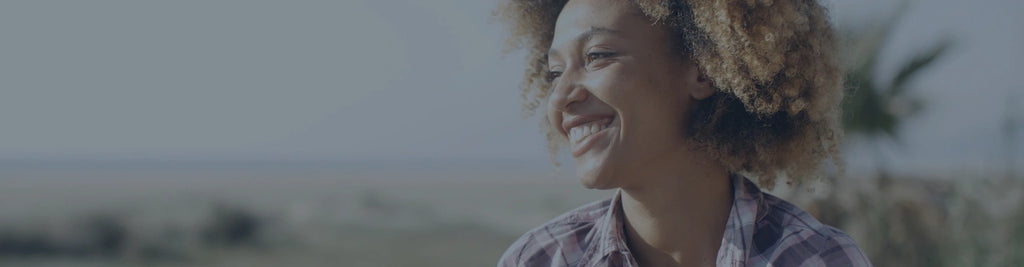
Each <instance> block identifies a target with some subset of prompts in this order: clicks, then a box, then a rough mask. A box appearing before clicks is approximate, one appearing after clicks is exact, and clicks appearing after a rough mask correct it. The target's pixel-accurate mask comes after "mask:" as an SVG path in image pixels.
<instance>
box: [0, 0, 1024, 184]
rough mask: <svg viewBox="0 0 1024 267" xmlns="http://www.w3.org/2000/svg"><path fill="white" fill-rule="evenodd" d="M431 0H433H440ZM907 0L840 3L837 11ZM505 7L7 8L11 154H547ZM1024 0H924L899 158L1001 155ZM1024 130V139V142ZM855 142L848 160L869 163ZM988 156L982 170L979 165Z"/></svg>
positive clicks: (118, 4) (0, 10)
mask: <svg viewBox="0 0 1024 267" xmlns="http://www.w3.org/2000/svg"><path fill="white" fill-rule="evenodd" d="M427 2H429V4H428V3H427ZM891 2H894V1H880V0H872V1H836V2H835V3H831V4H830V6H831V7H832V8H833V13H834V15H835V16H836V17H837V18H838V20H837V23H838V24H839V25H840V26H844V25H860V24H863V23H865V22H866V21H868V20H870V19H873V18H875V19H876V18H882V17H884V16H885V15H886V14H889V13H890V12H891V10H892V9H893V8H895V4H893V3H891ZM496 5H497V4H496V1H479V0H465V1H459V0H438V1H413V0H397V1H369V0H364V1H360V0H349V1H263V0H246V1H143V2H139V1H4V2H0V36H3V46H2V49H0V88H2V89H0V90H2V91H0V92H2V94H0V125H2V127H3V135H2V136H3V138H0V158H5V159H12V158H13V159H25V158H28V159H47V158H85V159H89V158H113V159H138V158H142V159H163V158H171V159H173V158H184V159H281V158H287V159H327V160H335V159H360V158H376V159H388V158H407V159H416V158H435V159H460V158H509V159H540V160H544V159H546V152H545V150H544V144H543V137H542V136H541V135H540V134H539V130H537V127H536V126H537V118H536V117H533V118H523V117H522V116H521V115H520V112H519V111H520V110H519V101H520V98H519V91H518V87H517V85H518V82H519V78H520V77H521V75H522V74H521V72H522V70H523V69H524V68H525V65H524V62H523V60H522V54H521V53H512V54H508V55H505V56H503V55H502V54H501V50H502V44H503V38H504V32H503V30H504V28H503V26H502V25H500V24H498V23H495V22H493V21H491V19H490V16H491V15H490V14H491V9H493V8H494V7H495V6H496ZM1020 13H1024V2H1021V1H1016V0H1005V1H996V0H988V1H955V0H932V1H917V2H914V3H913V4H912V6H911V9H910V12H909V13H908V14H907V16H906V17H905V18H904V20H902V21H901V23H900V24H899V26H898V28H897V29H896V31H895V35H894V38H893V39H892V40H891V42H890V43H889V45H890V46H888V47H887V48H886V50H885V51H884V55H885V56H886V59H885V60H883V64H886V66H887V67H884V68H883V69H882V71H883V72H885V71H889V72H891V71H892V70H893V69H894V68H895V63H899V62H900V61H902V60H904V59H905V58H907V57H909V56H910V55H913V54H914V53H918V52H920V51H921V50H922V49H923V48H925V47H927V46H928V45H929V44H931V43H933V42H935V41H937V40H939V39H941V38H942V37H946V36H949V37H954V38H956V41H957V43H956V46H955V47H954V49H953V50H951V51H950V54H949V55H948V57H946V58H943V59H942V60H940V61H939V62H937V63H936V64H937V66H936V67H935V68H933V69H930V70H929V71H928V72H927V73H925V74H924V75H922V76H920V77H919V78H920V79H918V80H916V81H915V82H914V85H915V88H916V90H915V93H920V94H922V95H925V98H926V99H927V101H928V103H927V104H928V107H927V110H926V113H925V114H924V115H922V116H920V117H917V118H915V119H912V120H911V121H910V122H909V123H908V124H907V125H906V126H907V127H906V131H905V132H904V135H903V140H904V141H905V144H904V145H905V146H904V148H903V149H902V152H896V151H890V154H891V155H890V157H891V158H892V159H893V164H897V165H904V166H906V168H909V169H914V168H932V167H945V168H950V166H954V167H955V166H975V167H976V166H982V165H983V166H988V165H992V164H996V165H998V166H1002V164H1004V163H1002V162H1001V161H998V160H1000V157H1001V155H1003V154H1004V153H1006V151H1007V150H1008V149H1015V150H1016V151H1018V154H1024V144H1020V143H1018V144H1017V146H1016V147H1013V148H1007V147H1006V146H1005V143H1004V142H1003V136H1002V132H1000V127H1001V123H1002V118H1003V116H1004V112H1005V110H1006V109H1005V105H1006V103H1007V101H1006V100H1005V98H1006V96H1007V95H1009V92H1010V91H1011V90H1013V91H1017V92H1018V93H1017V94H1016V97H1017V99H1021V98H1024V92H1021V91H1024V86H1022V85H1021V83H1020V82H1019V80H1018V79H1019V77H1020V76H1021V74H1024V73H1022V69H1024V63H1022V62H1024V52H1022V49H1021V48H1022V47H1024V30H1021V27H1022V26H1024V17H1021V16H1019V14H1020ZM1021 139H1024V138H1021ZM864 155H868V154H866V153H863V151H862V149H857V148H854V149H852V150H851V158H853V159H852V160H851V161H853V162H854V163H856V162H858V160H859V158H863V156H864ZM979 164H980V165H979Z"/></svg>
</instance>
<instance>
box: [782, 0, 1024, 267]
mask: <svg viewBox="0 0 1024 267" xmlns="http://www.w3.org/2000/svg"><path fill="white" fill-rule="evenodd" d="M907 7H908V4H907V2H906V1H904V2H903V4H902V5H901V6H900V8H899V9H898V10H897V11H896V12H894V15H893V16H891V17H889V18H886V19H883V20H882V21H881V22H880V23H878V24H877V25H873V26H871V27H865V28H860V29H846V30H845V31H843V32H844V35H845V37H846V39H847V41H848V43H849V45H848V46H847V47H845V49H844V51H845V54H844V61H845V62H846V63H847V64H848V72H847V75H846V84H845V86H846V88H847V94H846V99H845V100H844V103H843V109H844V121H843V126H844V128H845V131H846V133H847V135H848V136H852V137H860V138H861V139H859V140H858V141H863V142H867V143H868V144H869V145H870V146H872V147H873V148H874V152H875V153H874V154H875V165H876V166H875V167H876V169H877V174H876V175H877V176H876V177H863V178H860V179H833V180H832V182H833V183H834V184H833V186H834V187H833V192H829V193H828V194H826V196H825V197H823V198H818V199H802V200H800V201H798V202H799V203H798V204H800V205H801V206H803V207H805V208H807V209H808V210H809V211H810V212H812V213H813V214H815V216H816V217H818V218H819V219H820V220H821V221H822V222H824V223H826V224H829V225H833V226H836V227H838V228H840V229H843V230H845V231H847V232H848V233H849V234H850V235H851V236H853V237H854V238H855V239H856V240H857V242H858V244H859V245H860V247H861V248H862V249H863V250H864V251H865V252H866V253H867V254H868V257H869V258H870V259H871V260H872V262H873V263H874V264H875V265H877V266H1024V265H1022V264H1024V246H1022V244H1024V230H1022V229H1024V220H1022V219H1024V205H1021V204H1020V203H1021V202H1024V199H1022V195H1024V190H1022V188H1024V183H1022V181H1021V179H1019V178H1017V177H1015V176H1014V174H1013V172H1008V174H1007V176H1006V178H1005V179H1000V178H997V177H961V178H958V179H953V180H938V179H927V178H915V177H892V176H891V175H890V174H889V172H888V171H887V168H888V166H887V165H886V162H887V160H886V159H885V158H884V154H883V153H881V147H882V146H884V145H895V146H898V145H899V144H900V143H901V139H900V135H899V132H900V129H901V126H902V125H903V124H904V122H906V121H907V119H909V118H912V117H913V116H915V115H917V114H919V113H920V112H922V111H923V110H924V108H925V107H926V104H925V103H924V101H923V99H922V98H921V97H920V95H917V94H915V92H914V90H913V89H914V87H913V86H912V81H914V79H915V78H916V77H919V76H921V75H922V74H924V73H927V70H928V69H929V68H931V67H933V66H935V65H936V64H937V63H938V62H941V60H940V59H941V58H943V57H945V56H946V54H948V53H949V51H950V47H952V46H953V41H952V39H941V40H938V41H936V42H934V43H931V44H924V45H922V47H923V48H922V49H920V50H919V51H921V52H920V53H919V54H916V55H913V56H912V57H910V58H907V59H903V60H902V61H897V63H895V64H897V66H898V67H897V68H896V72H895V73H890V75H891V78H888V79H885V80H883V77H888V76H890V75H884V73H879V69H881V68H882V67H881V63H880V62H881V60H882V59H883V58H882V50H883V48H884V47H885V45H886V44H887V41H888V40H889V38H890V37H891V35H892V32H893V30H894V28H895V27H896V25H897V24H898V22H899V21H900V19H901V18H902V16H903V14H905V13H906V10H907ZM918 89H924V88H918ZM921 92H927V91H926V90H919V91H918V92H917V93H921ZM1007 125H1009V126H1006V128H1007V129H1013V130H1015V129H1016V126H1014V125H1013V124H1011V123H1010V122H1008V123H1007ZM1004 131H1011V130H1004ZM1007 136H1008V141H1007V142H1008V145H1011V144H1012V142H1010V141H1009V140H1011V139H1012V138H1010V136H1013V133H1012V132H1010V133H1008V134H1007ZM1011 154H1012V153H1011ZM1008 162H1013V161H1012V159H1010V161H1008ZM1012 168H1013V167H1012V165H1011V166H1008V168H1007V169H1008V170H1012ZM865 181H873V182H868V183H865Z"/></svg>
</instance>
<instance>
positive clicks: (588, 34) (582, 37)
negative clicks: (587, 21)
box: [547, 26, 621, 58]
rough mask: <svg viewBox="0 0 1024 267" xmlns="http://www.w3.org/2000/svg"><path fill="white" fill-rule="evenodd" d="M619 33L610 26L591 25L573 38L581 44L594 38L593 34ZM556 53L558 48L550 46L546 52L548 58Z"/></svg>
mask: <svg viewBox="0 0 1024 267" xmlns="http://www.w3.org/2000/svg"><path fill="white" fill-rule="evenodd" d="M619 34H621V32H620V31H618V30H614V29H610V28H605V27H597V26H591V27H590V29H589V30H587V31H584V32H582V33H580V34H579V35H577V36H576V38H575V40H576V43H578V44H581V43H586V42H587V41H590V39H592V38H594V36H597V35H619ZM557 55H558V50H556V49H555V48H551V49H549V50H548V53H547V56H548V58H551V56H557Z"/></svg>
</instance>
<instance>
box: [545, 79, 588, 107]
mask: <svg viewBox="0 0 1024 267" xmlns="http://www.w3.org/2000/svg"><path fill="white" fill-rule="evenodd" d="M589 95H590V92H588V91H587V89H586V88H584V87H583V86H580V85H579V84H575V83H570V84H569V85H567V86H564V88H556V90H555V91H554V95H552V96H551V105H552V108H554V109H555V110H558V111H563V112H564V111H568V110H569V107H571V106H572V105H573V104H576V103H581V102H583V101H586V100H587V97H589Z"/></svg>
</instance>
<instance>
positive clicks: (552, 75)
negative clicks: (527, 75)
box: [545, 71, 562, 82]
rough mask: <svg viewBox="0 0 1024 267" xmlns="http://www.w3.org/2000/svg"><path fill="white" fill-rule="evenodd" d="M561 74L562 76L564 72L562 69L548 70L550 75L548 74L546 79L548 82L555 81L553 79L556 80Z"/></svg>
mask: <svg viewBox="0 0 1024 267" xmlns="http://www.w3.org/2000/svg"><path fill="white" fill-rule="evenodd" d="M560 76H562V72H561V71H548V75H547V77H545V79H546V80H547V81H548V82H553V81H555V78H558V77H560Z"/></svg>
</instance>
